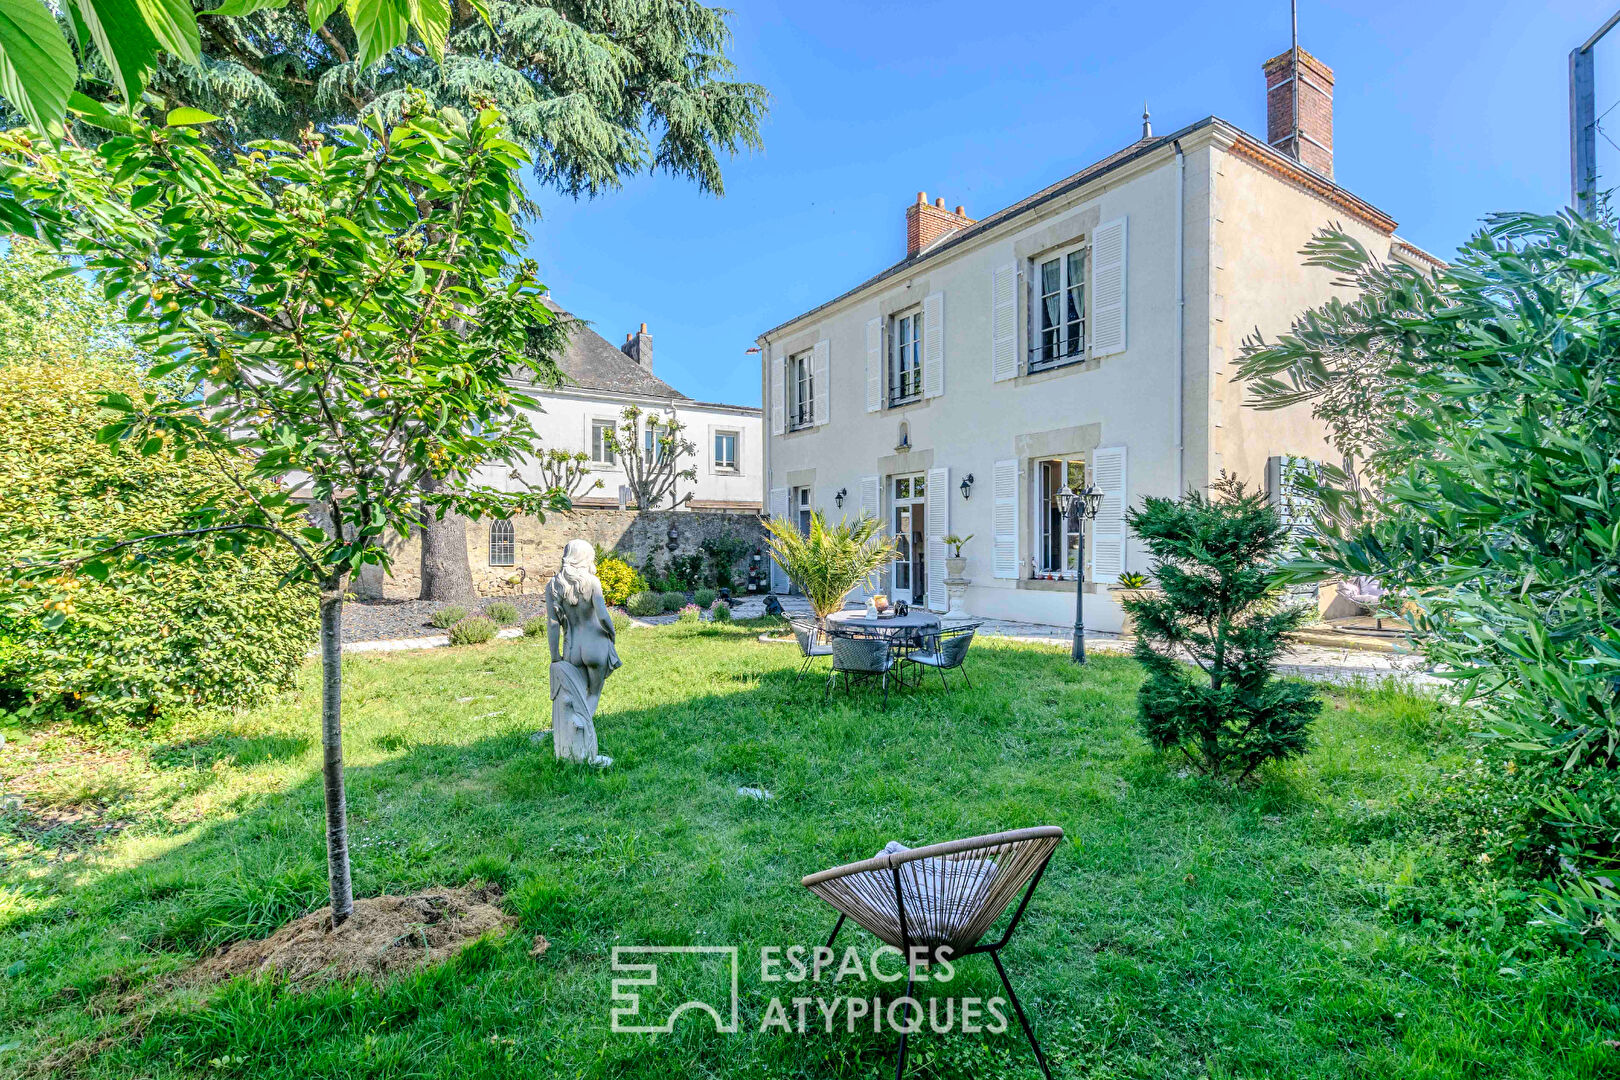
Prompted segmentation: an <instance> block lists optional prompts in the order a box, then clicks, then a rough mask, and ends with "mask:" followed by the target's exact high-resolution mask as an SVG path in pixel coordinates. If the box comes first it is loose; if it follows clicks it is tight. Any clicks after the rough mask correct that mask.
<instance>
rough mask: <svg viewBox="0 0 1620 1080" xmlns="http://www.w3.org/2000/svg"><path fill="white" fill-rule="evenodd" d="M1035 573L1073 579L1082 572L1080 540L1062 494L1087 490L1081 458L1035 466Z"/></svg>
mask: <svg viewBox="0 0 1620 1080" xmlns="http://www.w3.org/2000/svg"><path fill="white" fill-rule="evenodd" d="M1035 466H1036V467H1035V483H1036V491H1035V508H1036V514H1037V515H1039V517H1038V520H1037V521H1036V522H1035V536H1036V543H1035V572H1036V573H1037V574H1041V575H1052V576H1056V577H1060V578H1072V577H1074V575H1075V574H1076V573H1077V572H1078V571H1079V569H1080V536H1079V534H1078V533H1076V532H1071V531H1070V529H1069V519H1068V516H1067V515H1065V514H1064V513H1063V504H1062V502H1061V501H1060V500H1059V499H1058V492H1059V491H1062V490H1063V488H1064V487H1068V488H1069V490H1071V491H1081V490H1084V488H1085V486H1086V464H1085V462H1084V461H1082V460H1081V459H1079V458H1052V459H1049V460H1046V461H1038V462H1036V463H1035Z"/></svg>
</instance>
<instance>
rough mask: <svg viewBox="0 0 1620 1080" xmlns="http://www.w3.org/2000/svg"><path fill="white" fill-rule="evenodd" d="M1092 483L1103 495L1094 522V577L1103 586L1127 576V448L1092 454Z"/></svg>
mask: <svg viewBox="0 0 1620 1080" xmlns="http://www.w3.org/2000/svg"><path fill="white" fill-rule="evenodd" d="M1091 482H1092V483H1093V484H1095V485H1097V490H1099V491H1101V492H1102V493H1103V497H1102V505H1101V506H1100V507H1099V508H1098V510H1097V516H1096V518H1094V519H1093V520H1092V522H1091V574H1092V579H1093V580H1095V581H1098V582H1100V583H1103V584H1110V583H1112V582H1115V581H1118V580H1119V575H1121V574H1123V573H1124V572H1125V531H1126V530H1125V507H1126V505H1127V503H1126V496H1127V488H1126V486H1125V448H1124V447H1123V446H1105V447H1102V448H1100V449H1098V450H1095V451H1093V452H1092V455H1091Z"/></svg>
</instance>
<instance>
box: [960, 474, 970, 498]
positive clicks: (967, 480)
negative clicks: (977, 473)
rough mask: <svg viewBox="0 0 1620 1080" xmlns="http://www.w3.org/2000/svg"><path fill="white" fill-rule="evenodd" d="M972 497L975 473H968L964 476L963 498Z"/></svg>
mask: <svg viewBox="0 0 1620 1080" xmlns="http://www.w3.org/2000/svg"><path fill="white" fill-rule="evenodd" d="M972 497H973V474H972V473H968V474H967V475H966V476H964V477H963V478H962V498H964V499H971V498H972Z"/></svg>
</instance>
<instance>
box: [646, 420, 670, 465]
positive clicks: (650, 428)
mask: <svg viewBox="0 0 1620 1080" xmlns="http://www.w3.org/2000/svg"><path fill="white" fill-rule="evenodd" d="M641 440H642V446H643V448H644V449H645V450H646V452H647V460H648V461H663V460H664V458H666V457H668V456H669V439H667V438H665V439H660V438H659V437H658V421H656V420H654V419H653V418H652V417H650V416H649V417H647V427H646V429H645V430H644V431H643V432H642V436H641Z"/></svg>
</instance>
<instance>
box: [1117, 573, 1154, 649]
mask: <svg viewBox="0 0 1620 1080" xmlns="http://www.w3.org/2000/svg"><path fill="white" fill-rule="evenodd" d="M1108 591H1109V592H1111V593H1113V594H1114V599H1115V600H1118V601H1125V600H1136V599H1140V598H1141V597H1143V596H1146V595H1147V594H1149V593H1156V592H1158V591H1159V590H1158V589H1155V588H1154V587H1153V582H1152V579H1150V578H1149V577H1148V576H1147V575H1146V574H1139V573H1136V572H1135V571H1132V572H1130V573H1128V574H1121V575H1119V580H1118V581H1117V582H1115V583H1114V584H1112V585H1110V586H1109V587H1108ZM1122 606H1123V605H1122ZM1124 611H1125V620H1124V622H1122V623H1121V624H1120V627H1119V632H1120V634H1121V635H1123V636H1125V637H1134V636H1135V635H1136V618H1135V617H1134V616H1133V615H1132V614H1131V612H1130V609H1129V608H1124Z"/></svg>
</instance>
